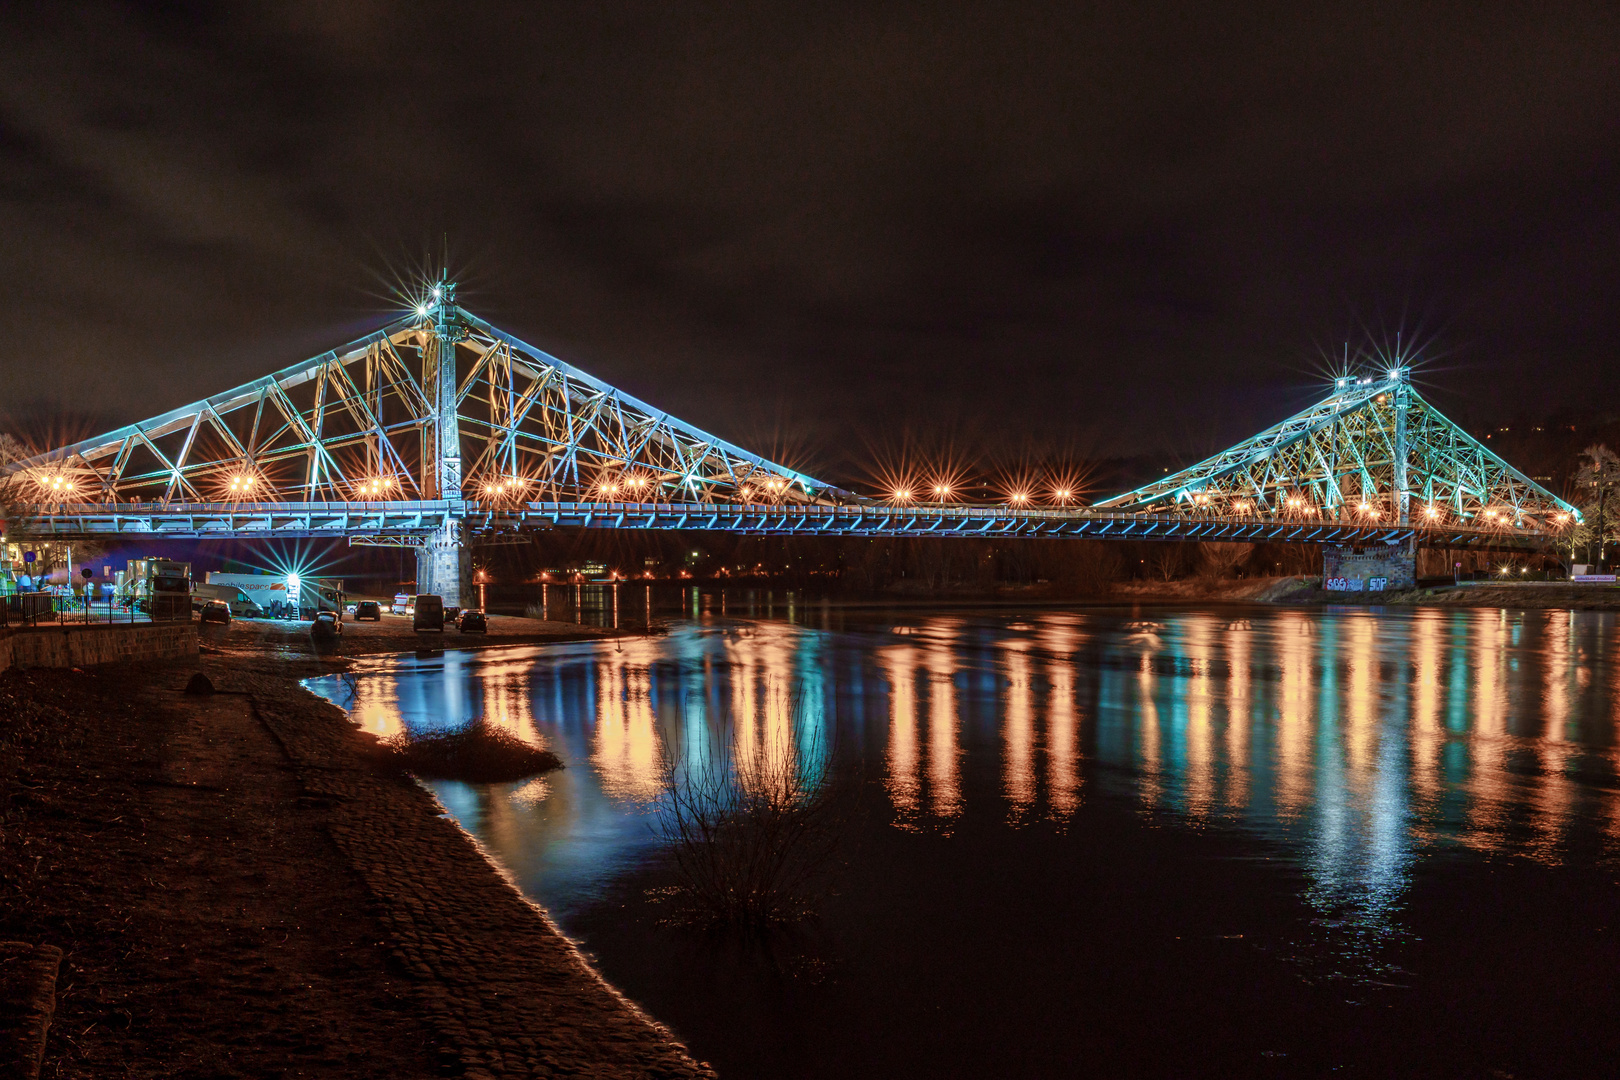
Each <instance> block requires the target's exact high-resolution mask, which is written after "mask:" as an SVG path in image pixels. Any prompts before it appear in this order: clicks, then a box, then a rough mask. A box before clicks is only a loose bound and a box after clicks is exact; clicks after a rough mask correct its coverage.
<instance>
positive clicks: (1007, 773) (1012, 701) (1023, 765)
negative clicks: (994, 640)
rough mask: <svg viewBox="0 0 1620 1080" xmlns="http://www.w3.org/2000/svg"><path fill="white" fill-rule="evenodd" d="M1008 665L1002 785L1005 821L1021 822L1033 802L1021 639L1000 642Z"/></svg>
mask: <svg viewBox="0 0 1620 1080" xmlns="http://www.w3.org/2000/svg"><path fill="white" fill-rule="evenodd" d="M1002 644H1003V646H1004V653H1005V656H1006V664H1007V682H1008V686H1007V708H1006V715H1005V716H1004V717H1003V719H1002V740H1003V742H1004V744H1005V746H1004V754H1003V758H1002V788H1003V790H1004V791H1005V792H1006V796H1007V804H1008V812H1007V817H1008V820H1009V821H1010V822H1011V823H1012V824H1013V825H1015V826H1016V825H1021V824H1023V822H1024V821H1025V820H1027V818H1028V815H1029V812H1030V810H1031V809H1032V808H1033V807H1034V805H1035V701H1034V690H1033V689H1032V687H1031V686H1030V663H1029V654H1028V652H1026V651H1025V650H1026V648H1027V646H1026V644H1025V643H1024V642H1023V641H1018V640H1012V641H1005V642H1003V643H1002Z"/></svg>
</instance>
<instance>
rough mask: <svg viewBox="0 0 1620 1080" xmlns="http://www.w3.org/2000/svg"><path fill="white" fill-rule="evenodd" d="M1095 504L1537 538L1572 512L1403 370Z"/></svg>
mask: <svg viewBox="0 0 1620 1080" xmlns="http://www.w3.org/2000/svg"><path fill="white" fill-rule="evenodd" d="M1097 507H1098V509H1109V510H1128V511H1138V512H1143V513H1158V514H1164V513H1179V514H1185V515H1189V516H1194V517H1219V518H1232V519H1243V518H1254V519H1257V520H1286V521H1320V522H1346V523H1348V522H1356V523H1373V522H1386V523H1390V524H1396V525H1406V524H1408V523H1410V524H1412V525H1415V526H1418V527H1420V528H1425V529H1439V530H1445V529H1447V528H1451V527H1455V526H1465V527H1469V528H1474V529H1502V530H1512V531H1517V532H1524V533H1534V534H1542V535H1546V534H1555V533H1558V532H1562V531H1564V530H1566V529H1567V528H1569V527H1570V526H1571V525H1573V524H1574V523H1576V522H1579V521H1580V519H1581V518H1580V512H1579V511H1577V510H1576V509H1575V508H1574V507H1573V506H1571V505H1570V504H1569V503H1567V502H1565V501H1564V500H1562V499H1560V498H1558V497H1557V496H1556V495H1554V494H1552V493H1551V492H1550V491H1548V490H1547V489H1546V488H1544V487H1542V486H1541V485H1539V484H1537V483H1536V482H1535V481H1533V480H1531V479H1530V478H1529V477H1527V476H1525V475H1524V474H1523V473H1521V472H1519V471H1518V470H1517V469H1515V468H1513V466H1511V465H1509V464H1508V463H1507V462H1505V461H1503V460H1502V459H1501V458H1499V457H1497V456H1496V455H1495V454H1493V453H1491V452H1490V451H1489V450H1487V449H1486V448H1485V447H1484V446H1483V445H1481V444H1480V443H1479V442H1478V440H1476V439H1474V438H1472V437H1471V436H1470V435H1469V434H1468V433H1467V432H1465V431H1463V430H1462V429H1461V428H1459V427H1458V426H1457V425H1456V424H1454V423H1452V422H1451V421H1450V420H1449V419H1447V418H1446V417H1445V416H1444V415H1442V414H1441V413H1440V411H1439V410H1438V409H1436V408H1435V407H1434V406H1433V405H1430V404H1429V403H1428V402H1427V401H1425V400H1423V398H1422V397H1421V396H1420V395H1419V394H1418V392H1417V390H1416V389H1415V388H1414V387H1413V386H1412V384H1411V380H1410V373H1409V370H1408V369H1407V368H1405V367H1399V368H1392V369H1389V370H1388V371H1384V372H1380V373H1378V374H1376V375H1371V376H1359V377H1347V378H1341V379H1339V380H1338V382H1337V384H1336V385H1335V387H1334V391H1333V393H1332V394H1331V395H1330V396H1328V397H1327V398H1325V399H1324V400H1322V401H1320V402H1318V403H1317V404H1315V405H1313V406H1311V407H1310V408H1309V409H1306V410H1305V411H1304V412H1301V413H1299V414H1297V415H1295V416H1291V417H1289V418H1288V419H1287V420H1284V421H1283V422H1282V423H1280V424H1278V425H1276V426H1275V427H1272V428H1269V429H1267V430H1266V431H1263V432H1261V433H1260V434H1258V435H1256V436H1254V437H1253V438H1251V439H1246V440H1244V441H1243V442H1241V443H1239V444H1237V445H1236V446H1234V447H1232V448H1231V449H1229V450H1223V451H1222V452H1221V453H1219V454H1216V455H1215V456H1214V457H1212V458H1209V459H1207V460H1205V461H1201V462H1199V463H1198V464H1196V465H1194V466H1192V467H1191V468H1187V469H1183V470H1181V471H1180V472H1178V473H1175V474H1174V475H1171V476H1166V477H1164V478H1163V479H1161V480H1156V481H1154V482H1153V483H1151V484H1148V485H1146V486H1145V487H1140V488H1137V489H1136V490H1135V491H1130V492H1126V493H1125V494H1123V495H1117V496H1115V497H1113V498H1111V499H1106V500H1104V501H1102V502H1100V503H1098V504H1097Z"/></svg>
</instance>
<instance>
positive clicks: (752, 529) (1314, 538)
mask: <svg viewBox="0 0 1620 1080" xmlns="http://www.w3.org/2000/svg"><path fill="white" fill-rule="evenodd" d="M454 519H460V520H461V521H463V523H464V526H465V528H466V531H467V533H468V534H469V535H470V536H471V537H473V538H475V539H476V538H479V537H490V536H501V535H516V534H522V533H525V532H531V531H539V530H546V529H555V528H587V529H655V530H670V529H692V530H705V531H715V532H731V533H743V534H751V535H772V536H915V537H927V536H936V537H941V536H950V537H964V536H966V537H981V538H997V537H1026V538H1080V539H1094V540H1201V541H1227V542H1234V543H1250V542H1254V543H1261V542H1288V543H1306V544H1358V545H1364V544H1377V543H1385V544H1397V543H1402V542H1405V541H1407V540H1409V539H1411V538H1412V537H1414V536H1415V537H1416V539H1417V543H1418V544H1419V545H1420V546H1424V547H1445V548H1467V549H1474V550H1487V551H1529V550H1536V549H1538V548H1540V547H1542V546H1544V545H1545V543H1546V542H1547V539H1548V538H1547V537H1545V536H1543V535H1542V534H1540V533H1536V532H1531V531H1524V530H1514V529H1511V528H1474V527H1469V526H1463V525H1450V526H1446V525H1431V526H1423V525H1389V524H1376V523H1356V522H1331V521H1312V520H1283V519H1260V518H1255V517H1252V516H1248V517H1216V516H1198V515H1176V514H1143V513H1129V512H1119V511H1106V510H1091V509H1071V510H1041V509H1028V510H1014V509H1011V508H1008V507H996V506H967V505H962V506H926V507H922V506H920V507H893V506H882V505H877V504H873V503H859V504H847V505H787V504H779V505H773V504H760V505H742V504H734V503H698V502H694V503H618V502H533V503H521V504H492V503H482V502H478V501H476V500H438V501H425V502H381V501H377V502H325V503H245V502H223V503H167V504H160V503H100V504H95V503H64V504H58V505H52V506H41V507H35V508H32V510H31V512H30V513H28V514H27V516H26V518H25V520H24V522H22V523H21V524H20V527H19V529H18V531H19V532H20V533H22V534H25V535H29V536H36V537H40V538H46V537H60V538H64V539H65V538H68V537H111V536H149V537H150V536H165V537H174V538H176V539H227V538H253V537H286V538H298V537H354V538H381V537H396V538H403V539H409V538H411V537H418V536H427V535H429V534H432V533H435V532H438V531H439V530H440V529H442V528H444V526H445V525H446V524H447V523H448V522H449V521H451V520H454Z"/></svg>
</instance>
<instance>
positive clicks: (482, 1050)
mask: <svg viewBox="0 0 1620 1080" xmlns="http://www.w3.org/2000/svg"><path fill="white" fill-rule="evenodd" d="M511 622H512V623H513V625H510V626H506V627H500V628H499V630H500V631H502V632H497V633H493V634H491V635H490V638H489V643H490V644H499V643H503V642H511V641H512V639H515V638H520V637H521V638H524V639H526V640H528V641H530V642H533V641H535V640H563V639H569V638H578V637H580V636H589V631H588V630H583V629H581V628H579V627H574V626H560V625H558V624H534V623H533V622H532V621H531V620H512V621H511ZM517 624H529V625H517ZM370 629H371V628H370V627H367V628H366V629H362V630H361V631H360V632H359V633H353V630H354V628H353V627H347V626H346V627H345V635H344V642H343V651H344V653H350V654H354V653H360V652H372V651H383V650H384V647H385V646H390V645H391V646H393V647H394V648H397V647H398V643H397V641H396V640H395V639H396V638H398V637H399V630H398V628H397V627H390V626H389V625H387V624H384V625H383V626H382V627H378V628H376V630H375V632H373V633H367V630H370ZM492 629H496V627H492ZM461 643H462V641H460V640H458V639H457V637H456V636H455V635H454V634H453V633H452V634H451V635H450V636H449V637H448V639H447V640H446V641H445V642H444V644H445V645H456V644H461ZM468 643H469V644H471V642H468ZM478 644H484V641H483V640H479V642H478ZM202 647H203V653H202V655H201V656H200V657H199V658H198V659H197V660H196V661H193V662H183V661H182V662H171V663H168V664H145V665H139V666H136V665H110V666H105V667H98V668H92V669H87V670H83V671H46V670H34V671H11V672H5V673H0V783H3V796H4V807H5V810H4V815H5V816H4V820H3V832H0V938H5V939H15V940H22V941H29V942H37V943H44V944H49V945H54V946H56V947H58V948H60V949H61V950H62V952H63V961H62V969H61V974H60V975H59V978H58V982H57V994H56V999H57V1000H56V1013H55V1019H54V1022H53V1024H52V1027H51V1029H50V1034H49V1039H48V1043H47V1052H46V1059H45V1066H44V1070H43V1073H42V1075H45V1076H50V1077H67V1076H84V1075H112V1074H118V1075H133V1076H154V1077H156V1076H165V1077H167V1076H222V1077H229V1076H308V1077H316V1076H323V1077H324V1076H333V1077H336V1076H343V1077H356V1076H377V1077H404V1076H444V1075H466V1076H478V1077H481V1076H608V1077H643V1076H657V1077H666V1076H668V1077H683V1076H706V1075H712V1074H711V1073H710V1072H709V1071H708V1070H707V1069H706V1068H704V1067H703V1066H701V1065H699V1064H698V1063H696V1062H694V1061H692V1060H691V1059H690V1057H688V1056H687V1055H686V1054H685V1052H684V1051H683V1050H682V1048H681V1047H680V1046H679V1045H678V1044H677V1043H676V1042H675V1041H674V1039H673V1037H672V1036H671V1034H670V1033H669V1032H667V1031H665V1030H664V1029H662V1028H661V1027H659V1026H658V1025H657V1024H656V1023H655V1022H654V1021H652V1020H651V1019H649V1018H648V1017H646V1016H645V1015H644V1014H642V1013H641V1012H640V1010H638V1009H637V1008H636V1007H635V1006H634V1005H632V1004H631V1003H629V1002H628V1001H626V1000H625V999H624V998H623V997H622V996H620V995H619V994H618V993H617V992H616V991H614V990H613V989H612V988H611V987H609V986H608V985H607V984H606V983H604V982H603V981H602V980H601V979H599V978H598V977H597V976H596V975H595V973H594V972H593V971H592V970H591V968H590V967H589V965H588V964H586V962H585V961H584V960H583V958H582V957H581V956H580V955H579V954H578V952H577V951H576V950H575V949H574V947H573V946H572V944H571V943H570V942H569V941H568V940H567V939H566V938H564V937H563V936H562V935H561V934H560V933H558V931H557V930H556V929H555V928H554V927H553V926H552V925H551V924H550V922H549V921H548V920H547V919H546V918H545V916H544V915H543V914H542V913H541V912H539V911H538V910H537V909H536V908H534V907H533V906H532V905H531V904H529V903H528V902H527V901H526V900H524V899H523V898H522V897H521V896H520V895H519V894H518V893H517V892H516V891H514V890H513V889H512V888H510V887H509V885H508V884H507V882H506V881H505V880H504V879H503V877H502V875H501V873H500V872H499V871H497V870H496V868H495V867H494V866H493V865H492V864H491V863H490V862H489V861H488V860H487V859H485V858H484V856H483V855H482V853H481V852H480V851H479V850H478V849H477V847H476V845H475V844H474V843H473V842H472V841H470V840H469V839H468V838H467V836H466V835H465V834H464V833H462V832H461V831H460V830H459V829H458V828H457V827H456V826H455V825H454V824H453V823H451V822H450V821H449V820H447V819H446V818H445V817H443V816H442V812H441V808H440V807H439V806H438V805H437V804H436V803H435V802H434V800H433V799H432V798H431V796H429V795H428V794H427V793H426V792H425V791H423V790H422V789H421V788H420V787H419V786H418V785H417V784H415V783H414V782H413V781H411V780H409V779H408V778H403V777H399V776H394V775H388V774H387V773H386V772H385V771H379V770H378V769H377V768H376V767H375V765H374V761H375V757H374V755H370V754H368V753H367V744H366V740H365V737H364V736H362V735H361V734H360V733H359V732H357V731H356V730H355V728H354V727H353V726H352V725H351V724H350V723H349V722H348V720H347V719H346V718H345V717H344V716H343V714H342V713H341V712H340V711H339V710H338V709H336V708H334V707H332V706H330V705H328V704H326V703H324V702H321V701H319V700H318V699H316V698H315V697H314V696H313V695H310V694H309V693H307V692H306V691H305V690H303V689H302V688H301V687H300V686H299V685H298V684H297V682H296V679H297V678H300V677H304V676H307V675H310V674H315V673H331V672H333V671H334V670H341V669H342V668H343V667H344V666H345V664H346V661H345V660H344V659H343V653H339V654H338V655H332V654H326V655H317V654H315V653H313V652H312V651H311V650H310V649H309V647H308V644H307V638H306V639H304V640H303V641H302V642H300V641H299V640H298V637H297V635H296V634H294V633H285V632H282V631H280V630H278V629H277V628H275V627H274V626H266V625H265V624H256V623H245V622H239V623H237V624H234V625H233V626H232V627H231V628H229V630H228V631H225V632H223V633H220V632H218V631H216V632H215V633H214V634H213V635H212V637H211V638H210V635H208V634H206V633H205V635H204V641H203V646H202ZM198 670H201V671H203V672H204V673H205V674H207V675H208V676H209V677H210V679H211V680H212V681H213V683H214V685H215V686H216V687H217V688H218V689H219V690H220V691H222V692H220V693H217V694H215V695H212V696H208V697H194V696H188V695H186V694H184V693H182V692H181V688H182V687H183V686H184V685H185V684H186V682H187V680H188V679H189V678H190V677H191V675H192V674H194V673H195V672H196V671H198Z"/></svg>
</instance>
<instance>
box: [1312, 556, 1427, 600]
mask: <svg viewBox="0 0 1620 1080" xmlns="http://www.w3.org/2000/svg"><path fill="white" fill-rule="evenodd" d="M1415 584H1417V558H1416V556H1413V555H1410V554H1408V553H1407V551H1406V549H1405V548H1404V547H1399V546H1397V547H1384V548H1379V549H1374V548H1369V549H1367V550H1366V551H1364V552H1362V553H1361V554H1359V555H1358V554H1356V553H1355V552H1354V551H1352V550H1351V549H1350V548H1333V547H1330V548H1323V549H1322V587H1323V588H1324V589H1327V590H1328V591H1330V592H1381V591H1383V590H1385V589H1410V588H1412V586H1413V585H1415Z"/></svg>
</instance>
